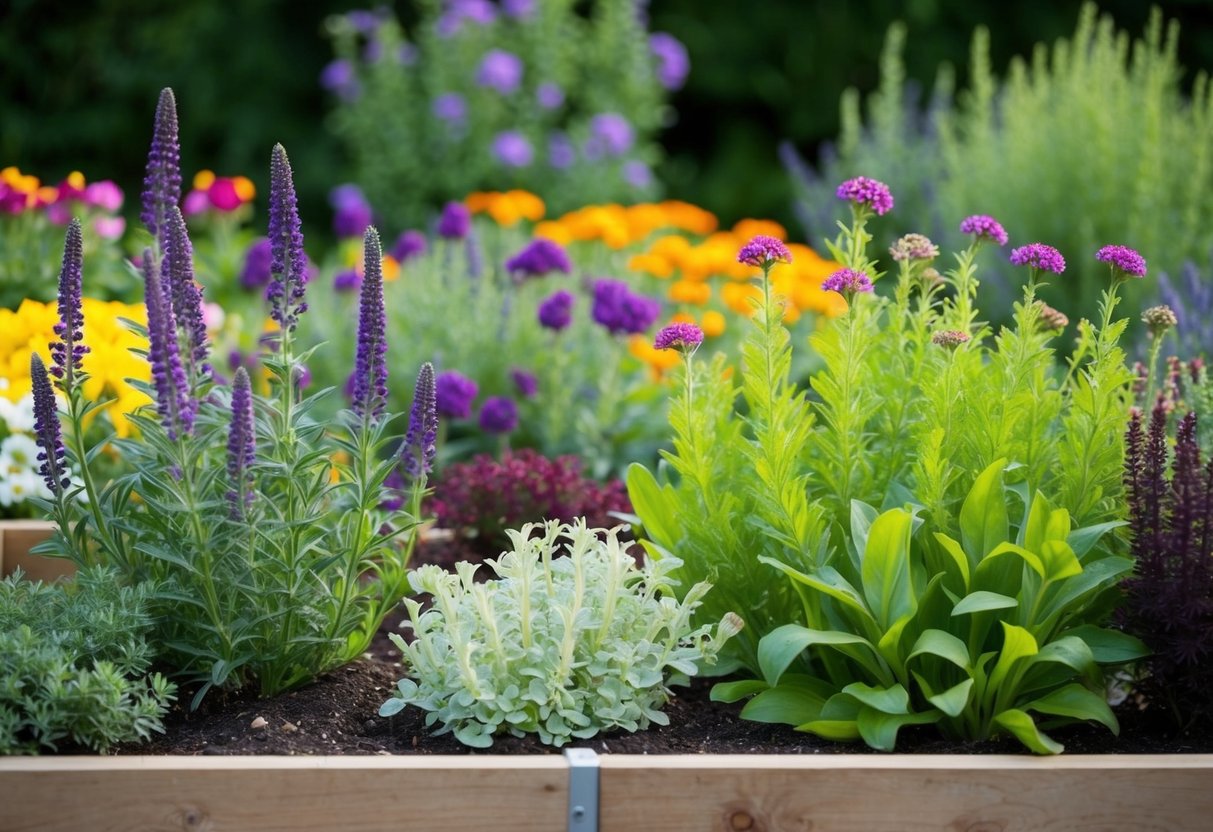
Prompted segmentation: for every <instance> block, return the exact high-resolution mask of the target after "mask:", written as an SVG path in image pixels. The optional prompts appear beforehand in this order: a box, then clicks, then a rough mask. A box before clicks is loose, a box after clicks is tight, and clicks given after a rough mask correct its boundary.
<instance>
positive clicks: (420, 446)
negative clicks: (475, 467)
mask: <svg viewBox="0 0 1213 832" xmlns="http://www.w3.org/2000/svg"><path fill="white" fill-rule="evenodd" d="M437 441H438V393H437V386H436V382H435V381H434V365H433V364H431V363H430V362H428V361H427V362H425V363H424V364H422V365H421V371H420V372H418V373H417V386H416V387H415V388H414V389H413V407H412V409H411V410H410V411H409V428H408V430H407V431H406V432H405V434H404V448H403V450H402V454H403V457H404V475H405V478H406V479H407V480H408V481H410V482H417V481H418V480H420V479H422V478H423V477H424V476H425V475H426V474H428V473H429V472H430V471H432V470H433V468H434V457H435V455H436V454H437V447H436V444H435V443H436V442H437Z"/></svg>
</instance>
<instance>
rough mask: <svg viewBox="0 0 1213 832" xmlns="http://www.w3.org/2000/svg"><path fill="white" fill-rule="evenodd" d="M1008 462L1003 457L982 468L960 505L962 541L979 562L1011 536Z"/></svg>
mask: <svg viewBox="0 0 1213 832" xmlns="http://www.w3.org/2000/svg"><path fill="white" fill-rule="evenodd" d="M1006 464H1007V461H1006V460H1005V459H999V460H997V461H995V462H994V463H993V464H991V465H990V466H988V467H987V468H986V469H985V470H984V471H982V472H981V474H979V475H978V477H977V479H976V480H975V481H974V482H973V487H972V488H971V489H969V493H968V496H966V497H965V501H964V504H963V505H962V506H961V507H960V541H961V544H962V545H963V547H964V550H965V551H966V552H972V553H973V555H974V557H976V558H977V559H978V560H979V561H980V560H982V559H984V558H985V556H986V554H987V553H988V552H990V551H991V550H992V549H993V548H994V547H995V546H997V545H998V544H999V543H1001V542H1003V541H1005V540H1006V539H1007V538H1008V524H1009V521H1008V519H1007V503H1006V498H1005V497H1004V495H1003V474H1002V472H1003V468H1004V466H1006Z"/></svg>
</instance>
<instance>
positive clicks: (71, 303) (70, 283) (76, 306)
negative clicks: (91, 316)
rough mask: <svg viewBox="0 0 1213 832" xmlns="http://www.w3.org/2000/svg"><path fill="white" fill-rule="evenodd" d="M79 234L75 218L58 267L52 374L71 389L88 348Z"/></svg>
mask: <svg viewBox="0 0 1213 832" xmlns="http://www.w3.org/2000/svg"><path fill="white" fill-rule="evenodd" d="M81 239H82V238H81V236H80V220H78V219H72V221H71V224H69V225H68V227H67V236H66V238H65V239H64V243H63V266H62V268H61V269H60V270H59V323H57V324H55V334H56V335H58V336H59V340H58V341H56V342H54V343H52V344H51V371H50V372H51V375H53V376H54V377H55V378H56V379H58V380H59V386H60V388H61V389H62V390H63V392H65V393H70V391H71V389H72V387H74V386H75V383H76V373H77V372H78V371H79V370H80V363H81V359H83V358H84V354H85V353H86V352H88V347H86V346H84V344H83V343H82V342H83V340H84V334H83V329H84V312H83V310H82V309H81V303H82V294H83V291H84V290H83V288H82V282H83V278H84V272H83V262H84V254H83V252H84V248H83V244H82V242H81Z"/></svg>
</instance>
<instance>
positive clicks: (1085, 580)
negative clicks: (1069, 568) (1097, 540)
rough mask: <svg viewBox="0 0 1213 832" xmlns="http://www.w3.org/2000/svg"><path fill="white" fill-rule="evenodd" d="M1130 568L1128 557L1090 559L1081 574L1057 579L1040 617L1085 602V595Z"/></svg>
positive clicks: (1130, 569) (1048, 616)
mask: <svg viewBox="0 0 1213 832" xmlns="http://www.w3.org/2000/svg"><path fill="white" fill-rule="evenodd" d="M1132 569H1133V561H1132V560H1130V559H1129V558H1099V559H1098V560H1092V561H1091V562H1090V563H1088V564H1086V565H1085V566H1084V567H1083V570H1082V573H1081V574H1078V575H1074V576H1073V577H1070V578H1066V579H1065V580H1063V581H1059V582H1058V584H1057V587H1056V589H1053V588H1050V592H1049V594H1048V595H1047V596H1046V601H1045V603H1044V606H1043V608H1042V610H1041V613H1040V619H1041V620H1042V621H1043V620H1046V619H1048V618H1051V617H1052V616H1054V615H1057V614H1060V613H1062V612H1067V611H1070V610H1071V609H1072V608H1073V607H1075V606H1078V605H1079V604H1080V603H1086V599H1085V596H1086V595H1088V594H1094V593H1097V592H1099V591H1100V590H1101V589H1103V588H1106V587H1109V586H1111V585H1112V584H1114V583H1116V580H1117V579H1118V578H1119V577H1120V576H1121V575H1126V574H1128V573H1129V572H1130V571H1132Z"/></svg>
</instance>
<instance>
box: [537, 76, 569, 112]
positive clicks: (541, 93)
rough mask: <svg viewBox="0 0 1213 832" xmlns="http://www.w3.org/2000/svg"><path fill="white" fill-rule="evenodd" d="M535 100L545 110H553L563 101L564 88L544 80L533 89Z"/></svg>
mask: <svg viewBox="0 0 1213 832" xmlns="http://www.w3.org/2000/svg"><path fill="white" fill-rule="evenodd" d="M535 100H536V101H538V102H539V106H540V107H542V108H543V109H545V110H555V109H556V108H557V107H559V106H560V105H561V104H563V103H564V90H562V89H560V87H558V86H556V85H555V84H553V83H552V82H550V81H544V82H543V83H542V84H540V85H539V86H538V87H537V88H536V89H535Z"/></svg>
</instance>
